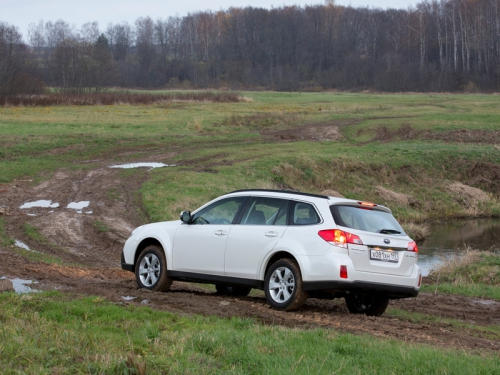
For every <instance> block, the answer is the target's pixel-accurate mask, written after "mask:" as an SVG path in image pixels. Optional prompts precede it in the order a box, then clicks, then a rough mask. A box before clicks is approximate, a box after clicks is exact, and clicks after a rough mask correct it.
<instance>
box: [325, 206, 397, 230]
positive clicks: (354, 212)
mask: <svg viewBox="0 0 500 375" xmlns="http://www.w3.org/2000/svg"><path fill="white" fill-rule="evenodd" d="M330 211H331V212H332V215H333V220H335V222H336V223H337V224H338V225H341V226H343V227H347V228H353V229H359V230H364V231H367V232H374V233H385V234H404V231H403V228H401V225H399V223H398V222H397V220H396V219H395V218H394V216H392V214H391V213H389V212H385V211H380V210H373V209H372V210H368V209H365V208H361V207H355V206H342V205H335V206H330Z"/></svg>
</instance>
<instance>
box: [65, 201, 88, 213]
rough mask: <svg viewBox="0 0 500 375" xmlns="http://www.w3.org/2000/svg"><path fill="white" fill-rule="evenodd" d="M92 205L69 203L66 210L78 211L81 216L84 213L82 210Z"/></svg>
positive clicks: (82, 202) (84, 202) (83, 202)
mask: <svg viewBox="0 0 500 375" xmlns="http://www.w3.org/2000/svg"><path fill="white" fill-rule="evenodd" d="M89 204H90V201H80V202H71V203H69V204H68V205H67V206H66V208H70V209H72V210H76V212H78V213H79V214H81V213H82V209H84V208H86V207H88V206H89Z"/></svg>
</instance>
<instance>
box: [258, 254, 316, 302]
mask: <svg viewBox="0 0 500 375" xmlns="http://www.w3.org/2000/svg"><path fill="white" fill-rule="evenodd" d="M264 291H265V293H266V298H267V302H268V303H269V304H270V305H271V306H272V307H274V308H276V309H279V310H295V309H298V308H299V307H300V306H302V304H303V303H304V302H305V300H306V299H307V294H306V293H305V292H304V289H303V285H302V276H301V275H300V270H299V266H298V265H297V264H296V263H295V262H294V261H293V260H291V259H287V258H285V259H280V260H278V261H277V262H275V263H273V264H272V265H271V267H269V269H268V270H267V273H266V278H265V280H264Z"/></svg>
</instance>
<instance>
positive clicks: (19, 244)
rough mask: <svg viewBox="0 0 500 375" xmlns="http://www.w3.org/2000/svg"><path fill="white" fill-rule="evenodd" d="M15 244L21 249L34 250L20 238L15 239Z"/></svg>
mask: <svg viewBox="0 0 500 375" xmlns="http://www.w3.org/2000/svg"><path fill="white" fill-rule="evenodd" d="M14 245H16V246H17V247H19V248H21V249H24V250H28V251H33V250H31V249H30V247H29V246H28V245H26V244H25V243H24V242H23V241H19V240H15V241H14Z"/></svg>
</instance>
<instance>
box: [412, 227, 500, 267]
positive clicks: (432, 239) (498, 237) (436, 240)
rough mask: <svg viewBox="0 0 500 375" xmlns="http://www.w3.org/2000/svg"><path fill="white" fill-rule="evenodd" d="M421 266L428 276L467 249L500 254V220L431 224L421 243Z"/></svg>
mask: <svg viewBox="0 0 500 375" xmlns="http://www.w3.org/2000/svg"><path fill="white" fill-rule="evenodd" d="M418 248H419V255H418V263H419V265H420V267H421V268H422V272H423V275H424V276H427V275H428V274H429V272H430V271H431V270H432V269H435V268H437V267H439V266H440V265H441V264H443V263H444V262H446V261H447V260H449V259H451V258H453V257H457V256H460V255H461V254H463V253H464V251H465V249H467V248H470V249H474V250H486V251H500V219H474V220H456V221H454V222H449V223H436V224H432V225H431V233H430V234H429V236H427V237H426V239H425V240H424V241H422V242H420V243H419V244H418Z"/></svg>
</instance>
